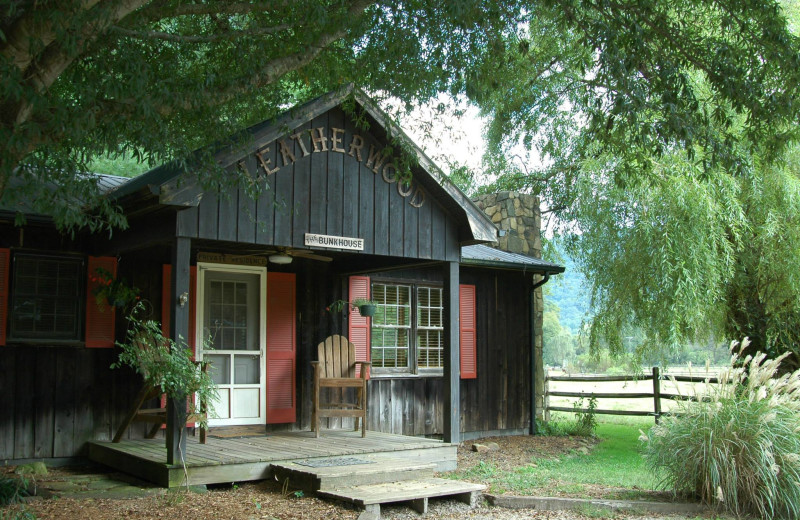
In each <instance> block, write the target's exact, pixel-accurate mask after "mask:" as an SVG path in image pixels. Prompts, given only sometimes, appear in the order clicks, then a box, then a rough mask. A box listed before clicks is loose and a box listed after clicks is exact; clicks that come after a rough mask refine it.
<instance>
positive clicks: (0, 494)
mask: <svg viewBox="0 0 800 520" xmlns="http://www.w3.org/2000/svg"><path fill="white" fill-rule="evenodd" d="M28 485H29V482H28V479H26V478H24V477H11V476H6V475H3V476H0V506H7V505H9V504H16V503H18V502H20V501H22V499H23V498H25V497H27V496H28V495H29V493H28Z"/></svg>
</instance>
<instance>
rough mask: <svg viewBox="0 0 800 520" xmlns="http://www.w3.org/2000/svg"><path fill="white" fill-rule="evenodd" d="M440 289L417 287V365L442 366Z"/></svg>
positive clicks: (442, 328) (442, 331) (442, 330)
mask: <svg viewBox="0 0 800 520" xmlns="http://www.w3.org/2000/svg"><path fill="white" fill-rule="evenodd" d="M442 310H443V308H442V289H441V288H438V287H419V288H418V289H417V342H416V346H417V366H418V367H419V368H442V367H443V366H444V365H443V364H442V348H443V344H442V335H443V333H444V327H443V325H444V324H443V323H442Z"/></svg>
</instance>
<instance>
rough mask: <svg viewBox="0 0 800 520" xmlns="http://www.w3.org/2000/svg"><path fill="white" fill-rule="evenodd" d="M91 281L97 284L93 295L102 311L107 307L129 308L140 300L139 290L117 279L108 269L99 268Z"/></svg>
mask: <svg viewBox="0 0 800 520" xmlns="http://www.w3.org/2000/svg"><path fill="white" fill-rule="evenodd" d="M90 280H91V281H92V282H94V283H95V287H94V289H92V294H94V297H95V300H96V302H97V305H98V306H99V307H100V309H105V307H106V305H111V306H112V307H127V306H129V305H132V304H135V303H136V302H137V301H139V300H140V296H139V293H140V292H141V291H140V290H139V289H138V288H136V287H133V286H131V285H128V283H127V282H126V281H125V280H124V279H123V280H120V279H117V278H116V277H115V276H114V275H113V274H111V271H109V270H107V269H103V268H102V267H98V268H97V269H95V272H94V274H92V275H91V277H90Z"/></svg>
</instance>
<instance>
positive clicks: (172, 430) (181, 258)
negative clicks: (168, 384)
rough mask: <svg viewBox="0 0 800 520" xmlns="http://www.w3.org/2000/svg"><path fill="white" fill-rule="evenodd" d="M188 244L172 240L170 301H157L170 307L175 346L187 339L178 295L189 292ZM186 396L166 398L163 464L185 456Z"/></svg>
mask: <svg viewBox="0 0 800 520" xmlns="http://www.w3.org/2000/svg"><path fill="white" fill-rule="evenodd" d="M191 246H192V243H191V240H190V239H188V238H176V239H175V244H174V245H173V247H172V290H171V291H170V293H171V299H170V301H167V302H161V304H162V305H170V306H171V307H172V309H171V311H172V312H171V313H170V330H171V331H172V340H173V341H174V342H175V344H176V345H179V346H181V345H184V346H185V344H186V341H187V340H188V338H189V300H188V298H182V297H181V296H182V295H184V294H186V295H187V296H188V293H189V267H190V262H191V252H192V247H191ZM185 428H186V396H182V397H176V398H173V399H167V464H182V463H183V461H184V458H185V455H186V435H181V432H182V431H183V430H184V429H185Z"/></svg>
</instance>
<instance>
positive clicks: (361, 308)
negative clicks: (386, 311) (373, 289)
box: [325, 298, 378, 318]
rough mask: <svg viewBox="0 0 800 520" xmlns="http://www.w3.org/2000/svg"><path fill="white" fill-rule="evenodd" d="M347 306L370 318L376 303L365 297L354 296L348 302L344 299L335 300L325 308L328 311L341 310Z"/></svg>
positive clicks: (376, 305)
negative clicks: (353, 298) (354, 297)
mask: <svg viewBox="0 0 800 520" xmlns="http://www.w3.org/2000/svg"><path fill="white" fill-rule="evenodd" d="M348 308H349V309H352V310H355V309H358V313H359V314H360V315H362V316H364V317H365V318H371V317H372V316H375V311H376V310H377V309H378V304H377V303H375V302H374V301H372V300H368V299H366V298H356V299H355V300H353V301H352V302H348V301H346V300H336V301H335V302H333V303H331V304H330V305H328V306H327V307H325V310H326V311H329V312H342V311H344V310H347V309H348Z"/></svg>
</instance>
